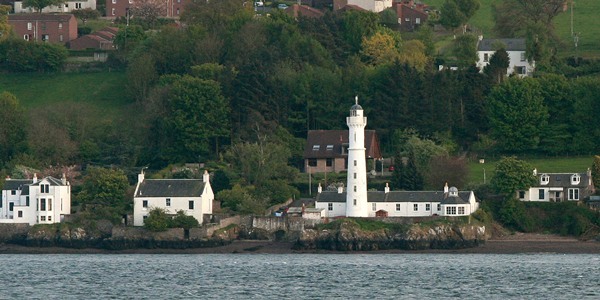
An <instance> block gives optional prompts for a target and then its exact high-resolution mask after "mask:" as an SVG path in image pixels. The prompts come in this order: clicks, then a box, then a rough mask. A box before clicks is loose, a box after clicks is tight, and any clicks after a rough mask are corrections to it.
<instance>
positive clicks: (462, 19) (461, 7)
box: [440, 0, 480, 33]
mask: <svg viewBox="0 0 600 300" xmlns="http://www.w3.org/2000/svg"><path fill="white" fill-rule="evenodd" d="M479 6H480V4H479V0H446V1H445V2H444V4H443V5H442V8H441V11H440V13H441V16H440V24H442V25H443V26H444V27H446V28H450V29H455V28H458V27H459V26H463V33H464V32H465V31H466V25H465V24H466V23H467V21H469V19H471V17H472V16H473V15H474V14H475V13H476V12H477V10H478V9H479Z"/></svg>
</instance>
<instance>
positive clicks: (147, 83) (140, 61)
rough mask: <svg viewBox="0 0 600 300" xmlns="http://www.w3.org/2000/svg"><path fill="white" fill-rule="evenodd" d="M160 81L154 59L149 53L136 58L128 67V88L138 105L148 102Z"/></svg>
mask: <svg viewBox="0 0 600 300" xmlns="http://www.w3.org/2000/svg"><path fill="white" fill-rule="evenodd" d="M157 80H158V74H157V73H156V68H155V66H154V59H153V58H152V56H151V55H150V54H148V53H144V54H141V55H140V56H137V57H135V58H134V59H133V60H132V61H131V62H130V63H129V64H128V66H127V88H128V90H129V93H130V95H131V97H132V98H133V99H135V100H136V101H137V102H138V103H141V102H142V101H144V100H146V99H147V98H148V96H149V94H150V90H151V88H152V86H153V85H154V84H155V83H156V81H157Z"/></svg>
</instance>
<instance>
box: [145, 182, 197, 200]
mask: <svg viewBox="0 0 600 300" xmlns="http://www.w3.org/2000/svg"><path fill="white" fill-rule="evenodd" d="M204 185H205V183H204V182H203V181H202V179H145V180H144V181H143V182H142V183H141V184H140V187H139V189H138V191H137V194H136V195H135V197H200V196H201V195H202V191H204Z"/></svg>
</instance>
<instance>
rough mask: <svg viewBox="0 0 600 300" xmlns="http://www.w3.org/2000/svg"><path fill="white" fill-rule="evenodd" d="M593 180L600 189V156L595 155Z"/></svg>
mask: <svg viewBox="0 0 600 300" xmlns="http://www.w3.org/2000/svg"><path fill="white" fill-rule="evenodd" d="M592 178H593V180H594V186H598V187H600V156H598V155H594V164H593V165H592Z"/></svg>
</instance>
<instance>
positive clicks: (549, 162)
mask: <svg viewBox="0 0 600 300" xmlns="http://www.w3.org/2000/svg"><path fill="white" fill-rule="evenodd" d="M524 160H525V161H527V162H528V163H530V164H531V166H533V167H534V168H536V169H537V170H538V173H570V172H573V173H583V172H585V171H586V170H587V169H588V168H590V167H591V166H592V163H593V161H594V158H593V157H591V156H582V157H557V158H536V159H529V158H528V159H524ZM497 162H498V160H494V161H491V160H488V159H486V161H485V163H483V164H480V163H478V162H477V161H472V162H470V163H469V182H470V183H471V184H482V183H484V174H485V182H486V183H489V182H490V179H491V178H492V177H493V176H494V170H495V167H496V163H497ZM532 171H533V170H532Z"/></svg>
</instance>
